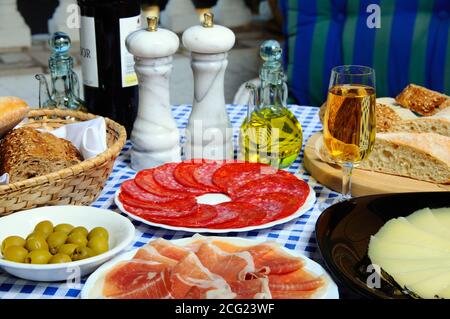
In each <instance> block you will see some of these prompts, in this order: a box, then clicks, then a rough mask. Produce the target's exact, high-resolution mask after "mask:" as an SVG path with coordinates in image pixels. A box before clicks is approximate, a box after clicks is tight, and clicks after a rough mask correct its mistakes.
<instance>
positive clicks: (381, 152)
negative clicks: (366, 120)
mask: <svg viewBox="0 0 450 319" xmlns="http://www.w3.org/2000/svg"><path fill="white" fill-rule="evenodd" d="M358 168H361V169H365V170H371V171H376V172H382V173H387V174H392V175H399V176H406V177H411V178H414V179H418V180H423V181H428V182H433V183H439V184H450V137H447V136H443V135H439V134H435V133H379V134H377V139H376V142H375V146H374V149H373V151H372V153H371V154H370V156H369V158H367V159H366V160H365V161H363V162H362V163H361V164H360V166H359V167H358Z"/></svg>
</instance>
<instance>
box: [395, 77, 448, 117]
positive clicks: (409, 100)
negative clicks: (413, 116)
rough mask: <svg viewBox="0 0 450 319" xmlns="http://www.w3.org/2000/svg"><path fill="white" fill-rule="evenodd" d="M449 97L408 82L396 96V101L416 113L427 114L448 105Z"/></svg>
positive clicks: (431, 113)
mask: <svg viewBox="0 0 450 319" xmlns="http://www.w3.org/2000/svg"><path fill="white" fill-rule="evenodd" d="M449 99H450V97H448V96H447V95H444V94H441V93H439V92H436V91H433V90H429V89H427V88H425V87H423V86H419V85H415V84H410V85H408V86H407V87H406V88H405V89H404V90H403V91H402V92H401V93H400V94H399V95H398V96H397V97H396V98H395V100H396V102H397V103H398V104H400V105H401V106H403V107H406V108H408V109H410V110H412V111H414V112H416V113H418V114H421V115H424V116H429V115H433V114H435V113H437V112H438V111H440V110H442V109H444V108H446V107H448V106H450V102H449V101H448V100H449Z"/></svg>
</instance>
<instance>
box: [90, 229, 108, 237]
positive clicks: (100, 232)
mask: <svg viewBox="0 0 450 319" xmlns="http://www.w3.org/2000/svg"><path fill="white" fill-rule="evenodd" d="M94 237H102V238H105V239H106V240H108V239H109V234H108V231H107V230H106V228H104V227H95V228H93V229H92V230H91V232H90V233H89V235H88V240H91V239H92V238H94Z"/></svg>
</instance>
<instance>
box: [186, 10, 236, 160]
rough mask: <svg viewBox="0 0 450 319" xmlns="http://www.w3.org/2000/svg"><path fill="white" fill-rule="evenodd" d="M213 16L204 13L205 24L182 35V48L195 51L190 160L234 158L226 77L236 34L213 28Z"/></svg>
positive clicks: (187, 147)
mask: <svg viewBox="0 0 450 319" xmlns="http://www.w3.org/2000/svg"><path fill="white" fill-rule="evenodd" d="M213 17H214V16H213V14H212V13H205V19H204V22H203V24H202V25H197V26H193V27H191V28H189V29H187V30H186V31H185V32H184V33H183V38H182V41H183V45H184V46H185V47H186V48H187V49H188V50H189V51H191V52H192V55H191V59H192V60H191V66H192V70H193V73H194V102H193V105H192V112H191V115H190V117H189V123H188V126H187V132H186V144H185V149H184V153H185V156H186V158H187V159H190V158H207V159H232V158H233V155H234V152H233V132H232V129H231V124H230V120H229V118H228V113H227V110H226V107H225V96H224V76H225V70H226V68H227V65H228V60H227V55H228V51H229V50H230V49H231V48H232V47H233V46H234V42H235V35H234V33H233V32H232V31H231V30H230V29H228V28H226V27H223V26H220V25H214V22H213Z"/></svg>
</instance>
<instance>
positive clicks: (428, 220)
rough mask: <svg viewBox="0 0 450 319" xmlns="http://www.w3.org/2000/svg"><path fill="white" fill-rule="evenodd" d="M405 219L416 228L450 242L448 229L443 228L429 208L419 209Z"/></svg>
mask: <svg viewBox="0 0 450 319" xmlns="http://www.w3.org/2000/svg"><path fill="white" fill-rule="evenodd" d="M449 217H450V214H449ZM406 219H407V220H408V221H409V222H410V223H411V224H412V225H414V226H416V227H417V228H419V229H421V230H423V231H425V232H427V233H430V234H433V235H436V236H439V237H441V238H443V239H445V240H449V241H450V228H447V227H445V226H443V225H442V224H441V223H440V222H439V221H438V219H437V218H436V217H435V215H434V214H433V213H432V212H431V210H430V209H429V208H424V209H420V210H418V211H416V212H415V213H413V214H411V215H409V216H408V217H406Z"/></svg>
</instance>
